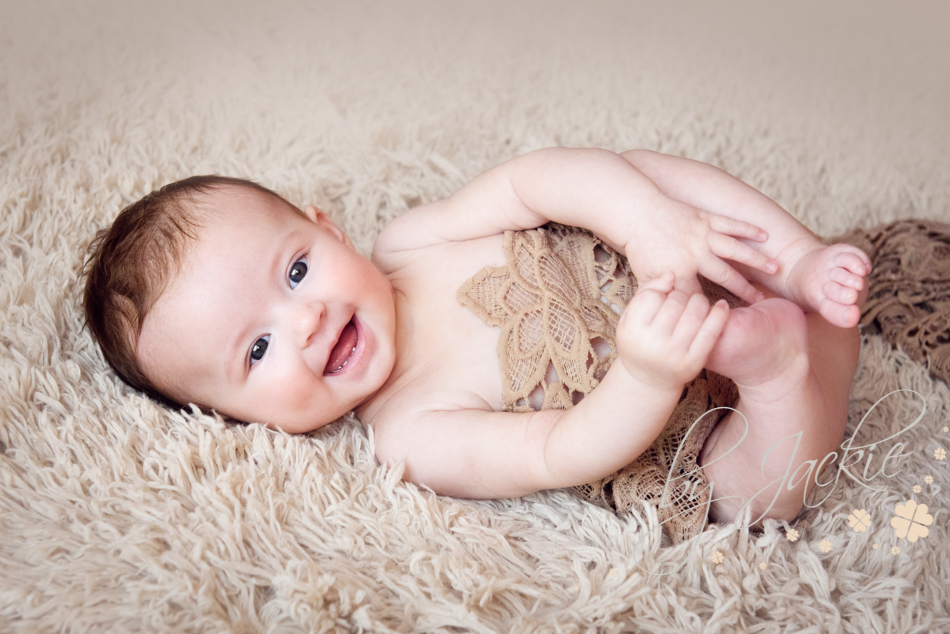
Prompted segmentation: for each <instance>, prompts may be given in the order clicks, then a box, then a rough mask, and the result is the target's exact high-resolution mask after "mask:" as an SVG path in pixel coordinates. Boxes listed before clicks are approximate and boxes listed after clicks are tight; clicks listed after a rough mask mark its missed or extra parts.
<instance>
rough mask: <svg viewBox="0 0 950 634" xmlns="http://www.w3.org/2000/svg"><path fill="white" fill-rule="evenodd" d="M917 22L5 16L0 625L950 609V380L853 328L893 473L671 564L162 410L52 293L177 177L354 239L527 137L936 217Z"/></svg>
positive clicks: (394, 13) (554, 499)
mask: <svg viewBox="0 0 950 634" xmlns="http://www.w3.org/2000/svg"><path fill="white" fill-rule="evenodd" d="M827 5H831V6H827ZM948 24H950V5H948V4H947V3H944V2H914V3H900V4H898V3H878V2H873V3H872V2H845V3H824V2H796V3H783V4H781V5H778V4H777V3H758V2H716V3H702V2H686V3H659V2H657V3H635V2H629V3H628V2H585V3H566V2H560V1H559V2H479V3H461V2H451V3H435V2H426V3H420V2H398V3H395V2H394V3H366V2H346V3H344V2H338V3H326V2H320V3H304V2H289V1H281V2H269V3H266V5H265V4H264V3H252V2H232V3H224V2H221V3H212V2H170V1H163V2H152V3H139V2H119V1H118V0H115V1H110V2H104V1H94V2H83V3H66V2H52V1H49V0H47V1H43V2H26V1H13V0H0V629H4V630H19V631H58V630H60V629H61V628H64V627H71V628H74V629H75V630H76V631H105V630H112V631H137V630H149V631H153V630H154V631H221V630H231V631H278V632H295V631H332V630H334V629H336V628H340V629H344V630H345V629H357V628H359V627H364V628H366V629H368V630H370V631H387V630H389V631H458V630H463V631H508V630H512V631H539V630H540V631H555V630H558V629H560V630H563V631H589V630H592V629H593V630H602V631H630V630H641V631H658V630H661V629H662V628H664V627H668V628H674V627H675V628H679V629H681V630H684V631H702V630H703V628H704V627H705V628H707V631H723V632H725V631H753V630H754V631H761V632H771V631H784V630H785V629H786V628H787V629H788V630H791V631H795V630H796V629H797V628H803V627H807V626H809V625H810V626H813V627H814V628H815V631H822V632H826V631H848V632H851V631H853V632H867V631H888V630H890V631H902V632H903V631H931V630H934V631H936V630H940V629H950V614H948V612H947V608H946V605H947V604H948V601H947V590H946V588H947V587H948V586H950V566H948V565H947V563H946V562H947V556H948V550H947V546H946V544H947V543H948V535H947V533H946V528H945V524H946V513H947V512H948V510H950V501H948V497H947V493H946V491H947V488H948V486H950V474H948V470H947V466H946V465H947V463H946V461H942V462H941V461H937V460H935V459H934V458H933V452H934V449H935V448H944V449H950V436H948V435H947V434H946V433H944V432H943V431H942V429H943V426H944V425H946V424H947V421H948V420H950V416H948V415H947V408H948V406H950V394H948V392H947V388H946V386H945V385H943V384H942V383H935V382H932V381H931V380H930V379H929V377H928V376H927V374H926V370H925V369H924V368H922V367H920V366H919V365H917V364H914V363H912V362H910V361H909V359H907V357H906V356H904V355H903V354H902V353H899V352H894V351H891V350H890V349H889V348H888V347H887V346H886V345H885V344H883V342H882V341H881V340H880V339H879V338H877V337H875V336H867V337H866V338H865V345H864V350H863V356H862V366H861V370H860V372H859V375H858V377H857V379H856V383H855V389H854V398H853V403H852V404H853V408H852V421H851V426H852V429H853V427H854V425H856V424H857V421H858V420H860V418H861V416H863V415H864V414H865V413H866V412H867V411H868V410H869V409H871V406H872V405H873V404H874V402H875V401H877V400H878V399H879V398H880V397H881V396H883V395H884V394H887V393H888V392H890V391H891V390H894V389H898V388H908V389H914V390H916V391H917V392H919V393H920V394H921V395H922V396H923V398H924V400H925V402H926V403H927V408H928V411H927V413H926V414H925V417H924V418H923V419H922V421H921V422H920V423H919V424H918V425H917V426H916V427H914V428H913V429H912V430H909V431H908V432H907V433H905V434H904V435H903V436H902V437H905V438H906V441H907V443H908V446H909V448H910V450H911V451H912V452H913V453H912V456H911V458H908V460H907V461H906V463H905V464H904V468H903V469H902V470H901V473H899V474H898V475H897V476H895V477H894V478H879V479H877V480H875V482H874V485H875V486H876V487H877V488H880V489H881V490H880V491H877V492H874V491H869V490H867V489H866V488H865V487H862V486H859V485H857V484H855V483H853V482H851V481H850V480H847V479H846V478H843V480H842V484H841V485H839V486H838V487H836V488H835V491H834V493H833V495H832V496H831V497H830V498H829V499H828V500H827V501H826V502H824V503H823V504H821V505H820V506H819V507H818V508H816V509H814V510H811V511H809V512H808V513H807V514H806V522H805V523H803V524H802V525H801V527H800V528H801V536H800V538H799V539H798V540H797V541H795V542H792V541H790V540H788V539H787V537H786V532H785V527H782V526H780V525H776V524H775V523H771V524H770V525H769V526H768V527H767V530H766V532H765V533H764V534H763V535H761V536H756V535H752V536H749V535H747V534H746V533H745V532H743V531H741V530H736V529H735V528H716V529H713V530H710V531H708V532H707V533H705V534H704V535H703V536H701V537H700V538H698V540H697V541H696V543H695V544H694V546H695V549H694V550H690V548H689V547H686V548H677V549H672V548H663V547H661V545H660V544H659V542H658V541H656V540H648V541H646V542H645V543H640V542H639V541H638V540H639V539H640V538H641V537H642V536H643V535H645V534H646V533H645V531H644V530H643V529H642V528H638V526H639V524H638V521H637V519H636V518H627V519H619V518H616V517H614V516H612V515H610V514H608V513H605V512H602V511H600V510H599V509H595V508H592V507H590V506H587V505H585V504H582V503H580V502H578V501H577V500H575V499H573V498H572V497H571V496H570V495H569V494H567V493H564V492H554V493H545V494H538V495H535V496H530V497H528V498H525V499H523V500H515V501H504V502H496V503H471V502H466V501H457V500H451V499H448V498H439V497H436V496H433V495H431V494H429V493H427V492H425V491H420V490H418V489H417V488H415V487H412V486H408V485H405V484H402V483H400V482H399V471H398V468H386V467H379V466H377V465H376V464H375V461H374V460H373V456H372V446H371V439H368V438H367V437H366V436H365V434H364V433H363V432H362V430H361V429H360V427H359V425H358V424H357V423H356V422H355V421H354V420H352V419H346V420H344V421H341V422H340V423H338V424H336V425H334V426H332V427H331V428H329V429H327V430H326V431H324V432H321V433H318V434H314V435H312V436H304V437H288V436H284V435H279V434H276V433H272V432H267V431H265V430H263V429H261V428H259V427H257V426H249V427H227V426H225V425H224V424H223V423H221V422H220V421H216V420H214V419H211V418H208V417H202V416H197V415H192V414H179V413H170V412H167V411H164V410H162V409H161V408H158V407H157V406H155V405H153V404H151V403H149V402H147V401H145V400H143V399H142V398H140V397H138V396H137V395H134V394H131V393H130V392H129V391H128V390H127V389H125V388H124V387H122V386H121V385H120V384H119V383H118V382H117V381H116V380H115V378H114V376H113V375H112V373H111V372H109V371H108V370H107V369H106V367H105V365H104V364H103V362H102V360H101V358H100V356H99V354H98V351H97V350H96V348H95V346H94V345H93V344H92V342H91V341H90V339H89V336H88V333H86V332H85V331H84V330H82V317H81V314H80V311H79V309H78V301H79V298H80V295H81V285H80V282H79V281H77V276H78V273H79V270H80V267H81V263H82V259H83V250H84V248H85V247H86V245H87V244H88V242H89V241H90V240H91V238H92V236H93V235H94V233H95V231H96V230H98V229H100V228H102V227H105V226H107V225H108V223H109V222H110V221H111V219H112V218H113V217H114V216H115V214H116V213H117V212H118V210H119V209H120V208H121V207H122V206H124V205H126V204H128V203H129V202H131V201H133V200H135V199H137V198H138V197H140V196H142V195H143V194H145V193H147V192H148V191H150V190H151V189H152V188H154V187H157V186H160V185H162V184H164V183H166V182H169V181H171V180H175V179H178V178H181V177H184V176H187V175H190V174H194V173H207V172H218V173H223V174H228V175H234V176H249V177H253V178H256V179H258V180H260V181H261V182H263V183H264V184H266V185H268V186H270V187H273V188H276V189H277V190H279V191H281V192H282V193H284V194H285V195H287V196H288V197H289V198H290V199H291V200H293V201H294V202H296V203H298V204H305V203H309V202H314V203H317V204H318V205H321V206H323V207H324V208H325V209H327V210H328V211H329V212H330V213H331V214H332V216H333V217H334V219H336V220H337V221H339V222H340V223H341V224H342V226H343V227H344V228H345V229H346V230H347V231H348V232H349V233H350V234H351V236H352V237H353V239H354V241H355V242H356V244H357V245H358V246H359V248H360V249H361V250H362V251H363V252H368V250H369V248H370V247H371V245H372V240H373V238H374V237H375V235H376V233H377V232H378V231H379V229H380V228H381V227H382V226H384V225H385V223H386V222H387V221H388V220H389V219H391V218H392V217H393V216H395V215H397V214H399V213H400V212H402V211H404V210H405V209H407V208H409V207H411V206H413V205H415V204H419V203H420V202H425V201H429V200H433V199H436V198H438V197H441V196H445V195H447V194H449V193H451V192H452V191H453V190H454V189H455V188H457V187H458V186H460V185H461V184H462V183H464V182H465V181H466V180H468V179H469V178H471V177H473V176H475V175H476V174H478V173H480V172H481V171H483V170H485V169H487V168H489V167H490V166H492V165H494V164H496V163H498V162H500V161H503V160H505V159H507V158H510V157H512V156H515V155H517V154H519V153H522V152H525V151H528V150H531V149H534V148H537V147H543V146H548V145H570V146H602V147H606V148H609V149H613V150H623V149H628V148H633V147H646V148H650V149H655V150H660V151H664V152H670V153H673V154H680V155H685V156H690V157H692V158H697V159H700V160H705V161H709V162H711V163H714V164H716V165H718V166H720V167H722V168H724V169H726V170H728V171H730V172H732V173H733V174H736V175H737V176H739V177H740V178H742V179H744V180H746V181H747V182H749V183H751V184H752V185H754V186H756V187H758V188H759V189H761V190H763V191H764V192H765V193H767V194H768V195H770V196H772V197H773V198H775V199H776V200H777V201H778V202H779V203H780V204H782V205H783V206H785V207H786V208H787V209H788V210H789V211H790V212H791V213H793V214H794V215H796V217H798V218H800V219H801V220H802V221H803V222H805V223H806V224H807V225H808V226H809V227H811V228H812V229H814V230H815V231H817V232H819V233H820V234H822V235H833V234H837V233H841V232H843V231H845V230H847V229H849V228H852V227H855V226H862V227H869V226H872V225H874V224H876V223H879V222H882V221H886V220H892V219H896V218H905V217H915V216H916V217H925V218H930V219H939V220H944V221H950V204H948V203H950V176H948V169H947V168H948V165H950V162H948V158H950V124H948V119H947V115H946V110H947V104H948V103H950V99H948V98H950V70H948V68H950V64H948V62H950V44H948V42H950V36H948V32H947V31H948V26H947V25H948ZM917 411H919V404H918V402H917V401H916V400H914V399H913V398H911V397H910V396H907V398H904V399H903V400H901V399H897V400H895V401H893V402H890V403H889V404H886V405H884V406H880V407H878V408H877V409H875V410H874V411H873V412H872V413H871V414H870V415H869V417H868V422H867V423H865V429H867V430H868V432H867V433H869V434H870V435H871V436H872V437H874V438H884V437H885V436H887V435H889V434H890V433H894V432H896V431H898V430H900V429H901V428H902V427H903V426H905V425H907V424H909V422H910V421H911V420H913V418H914V416H915V415H916V412H917ZM926 475H931V476H932V477H933V478H934V482H933V483H932V484H928V485H924V484H923V482H924V480H923V478H924V477H925V476H926ZM917 483H920V484H922V487H923V488H922V491H921V493H919V494H913V493H912V492H911V487H913V485H914V484H917ZM914 496H916V499H918V500H919V501H921V502H926V503H927V504H929V505H930V507H931V509H932V511H931V512H932V513H934V514H935V516H936V518H937V521H935V523H934V525H933V526H932V527H931V532H930V535H929V536H928V537H927V538H925V539H923V540H920V541H919V542H917V543H915V544H911V543H909V542H907V541H906V540H900V539H899V538H897V537H896V536H895V535H894V531H893V529H892V528H891V527H890V525H889V520H890V517H892V516H893V510H892V509H893V508H894V506H895V505H896V504H898V503H901V502H903V501H905V500H906V499H908V497H914ZM859 508H865V509H868V510H869V511H870V513H871V515H872V526H871V529H870V530H869V531H868V532H866V533H855V532H854V531H853V530H851V529H850V527H849V526H848V515H849V514H850V513H851V511H852V510H855V509H859ZM644 521H645V522H647V525H649V522H651V521H653V519H652V518H650V517H647V518H644ZM826 540H827V541H828V544H829V546H830V547H829V548H828V549H827V552H825V551H823V549H822V547H821V543H822V542H823V541H826ZM874 544H877V545H878V548H876V549H875V548H874V547H873V546H874ZM892 546H898V547H899V548H900V549H901V552H900V553H899V554H897V555H893V554H891V550H890V549H891V547H892ZM716 552H721V553H722V554H723V562H722V563H721V564H715V563H713V562H712V560H711V557H712V556H713V555H714V554H715V553H716ZM762 563H764V564H766V567H765V569H762V568H760V564H762ZM669 564H673V565H677V566H681V569H680V571H679V572H678V573H677V574H675V575H670V576H666V577H651V576H648V575H646V574H645V573H644V572H643V570H644V569H646V570H657V569H659V567H661V566H664V565H669ZM451 628H458V629H454V630H453V629H451Z"/></svg>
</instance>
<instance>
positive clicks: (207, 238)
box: [137, 188, 395, 432]
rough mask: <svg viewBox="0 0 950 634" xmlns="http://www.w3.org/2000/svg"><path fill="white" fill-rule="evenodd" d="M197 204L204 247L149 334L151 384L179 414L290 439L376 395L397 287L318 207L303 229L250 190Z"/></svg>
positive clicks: (143, 358)
mask: <svg viewBox="0 0 950 634" xmlns="http://www.w3.org/2000/svg"><path fill="white" fill-rule="evenodd" d="M200 204H201V205H202V209H201V212H200V214H199V215H200V216H201V217H202V225H203V226H202V227H201V229H200V230H199V234H198V236H199V237H198V240H197V241H196V242H193V243H191V244H190V245H189V247H188V248H189V252H188V253H187V254H186V256H185V259H184V262H183V265H182V270H181V272H180V274H179V275H177V276H176V277H175V278H174V279H173V280H172V282H171V284H170V285H169V287H168V288H167V289H166V291H165V292H164V293H163V294H162V296H161V297H159V299H158V301H157V302H156V303H155V305H154V306H153V308H152V310H151V311H150V312H149V313H148V315H147V317H146V319H145V323H144V324H143V327H142V333H141V336H140V339H139V343H138V348H137V353H138V356H139V361H140V363H141V365H142V368H143V370H144V371H145V373H146V374H147V375H148V376H149V378H150V379H152V381H154V382H155V383H156V385H157V386H158V387H159V388H161V389H163V390H164V391H165V392H166V393H168V394H169V395H170V396H173V397H175V398H176V399H177V400H178V401H179V402H183V403H188V402H194V403H199V404H201V405H204V406H206V407H211V408H213V409H214V410H216V411H217V412H219V413H221V414H224V415H227V416H231V417H233V418H237V419H239V420H242V421H247V422H262V423H268V424H271V425H274V426H277V427H280V428H281V429H284V430H285V431H288V432H306V431H311V430H314V429H317V428H318V427H321V426H323V425H325V424H327V423H329V422H331V421H333V420H336V419H337V418H339V417H340V416H341V415H343V414H345V413H346V412H348V411H350V410H351V409H353V408H354V407H355V406H357V405H358V404H360V403H362V402H363V401H365V400H366V399H367V398H368V397H369V396H370V395H372V394H373V393H374V392H376V391H377V390H378V389H379V388H380V387H381V386H382V385H383V383H384V382H385V381H386V379H387V378H388V377H389V374H390V372H391V371H392V368H393V363H394V360H395V343H394V342H395V309H394V304H393V295H392V287H391V286H390V284H389V282H388V281H387V280H386V278H385V277H384V276H383V275H382V274H381V273H380V272H379V270H378V269H377V268H376V267H375V266H374V265H373V264H372V263H371V262H370V261H369V260H367V259H366V258H364V257H362V256H361V255H359V254H358V253H357V252H356V251H355V249H354V248H353V245H352V243H351V242H350V240H349V238H347V237H346V235H344V234H343V233H342V232H341V231H340V230H339V229H337V227H336V226H335V225H334V224H333V223H332V222H331V221H330V219H329V218H327V216H326V215H324V214H323V213H322V212H320V211H319V210H317V209H316V208H314V207H308V208H307V210H306V211H305V215H306V217H304V216H301V215H300V214H298V213H297V212H296V211H294V210H293V209H291V208H289V207H287V206H286V205H284V204H283V203H282V202H281V201H279V200H275V199H272V198H270V197H268V196H266V195H264V194H262V193H259V192H257V191H254V190H250V189H244V188H227V189H219V190H216V191H214V192H213V193H211V194H210V195H209V196H207V197H202V198H201V199H200ZM205 210H207V211H205Z"/></svg>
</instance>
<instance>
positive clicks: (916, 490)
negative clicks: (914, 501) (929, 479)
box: [914, 484, 922, 493]
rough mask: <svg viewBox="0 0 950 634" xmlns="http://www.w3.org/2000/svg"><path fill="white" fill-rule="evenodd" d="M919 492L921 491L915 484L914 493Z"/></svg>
mask: <svg viewBox="0 0 950 634" xmlns="http://www.w3.org/2000/svg"><path fill="white" fill-rule="evenodd" d="M921 491H922V489H921V488H920V485H919V484H915V485H914V493H920V492H921Z"/></svg>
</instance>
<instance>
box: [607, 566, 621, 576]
mask: <svg viewBox="0 0 950 634" xmlns="http://www.w3.org/2000/svg"><path fill="white" fill-rule="evenodd" d="M607 574H608V575H610V576H611V577H616V576H617V575H618V574H620V573H619V572H617V569H616V568H611V569H610V572H608V573H607Z"/></svg>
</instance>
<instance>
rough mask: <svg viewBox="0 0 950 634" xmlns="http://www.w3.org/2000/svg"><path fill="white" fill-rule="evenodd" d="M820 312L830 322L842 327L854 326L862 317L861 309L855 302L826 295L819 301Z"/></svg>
mask: <svg viewBox="0 0 950 634" xmlns="http://www.w3.org/2000/svg"><path fill="white" fill-rule="evenodd" d="M818 313H819V314H820V315H821V316H822V317H824V318H825V319H826V320H827V321H828V323H830V324H833V325H835V326H839V327H841V328H854V327H855V326H857V325H858V321H860V319H861V309H860V308H858V307H857V306H855V305H854V304H850V305H848V304H844V303H841V302H836V301H833V300H832V299H830V298H828V297H825V298H823V299H822V300H821V301H820V302H819V303H818Z"/></svg>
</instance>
